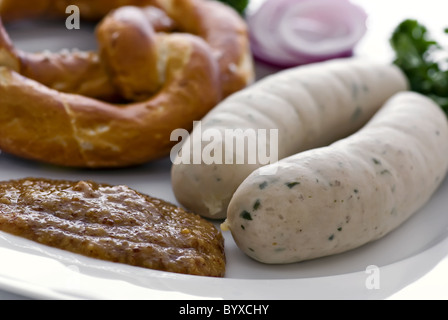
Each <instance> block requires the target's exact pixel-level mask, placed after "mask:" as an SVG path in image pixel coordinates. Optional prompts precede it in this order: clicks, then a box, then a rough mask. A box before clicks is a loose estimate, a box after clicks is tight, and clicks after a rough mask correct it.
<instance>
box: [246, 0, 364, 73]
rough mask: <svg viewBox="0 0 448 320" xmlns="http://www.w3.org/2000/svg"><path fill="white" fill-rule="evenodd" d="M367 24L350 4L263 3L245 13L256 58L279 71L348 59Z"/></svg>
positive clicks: (329, 0)
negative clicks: (334, 59) (279, 69)
mask: <svg viewBox="0 0 448 320" xmlns="http://www.w3.org/2000/svg"><path fill="white" fill-rule="evenodd" d="M366 20H367V14H366V13H365V11H364V10H362V8H360V7H358V6H356V5H354V4H353V3H351V2H350V1H349V0H266V1H265V2H264V3H263V4H262V5H261V6H260V7H259V8H258V10H256V11H252V12H251V11H248V13H247V22H248V25H249V32H250V38H251V44H252V51H253V54H254V56H255V58H257V59H258V60H261V61H265V62H268V63H270V64H274V65H277V66H281V67H292V66H296V65H301V64H306V63H311V62H317V61H322V60H327V59H331V58H337V57H342V56H348V55H350V54H351V53H352V50H353V48H354V47H355V46H356V44H357V43H358V42H359V40H361V38H362V37H363V36H364V34H365V33H366V31H367V28H366Z"/></svg>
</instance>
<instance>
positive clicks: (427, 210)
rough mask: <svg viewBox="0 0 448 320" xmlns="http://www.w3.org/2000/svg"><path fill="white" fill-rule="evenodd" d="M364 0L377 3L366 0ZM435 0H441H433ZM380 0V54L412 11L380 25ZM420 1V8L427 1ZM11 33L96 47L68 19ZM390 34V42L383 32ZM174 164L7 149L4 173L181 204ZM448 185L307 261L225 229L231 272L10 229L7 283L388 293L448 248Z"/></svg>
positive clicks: (1, 160)
mask: <svg viewBox="0 0 448 320" xmlns="http://www.w3.org/2000/svg"><path fill="white" fill-rule="evenodd" d="M357 2H362V3H366V5H367V2H366V1H361V0H359V1H357ZM372 2H373V1H370V3H372ZM396 2H397V4H398V3H402V4H403V2H402V1H396ZM431 2H435V1H426V2H425V3H426V4H428V3H431ZM373 3H376V5H377V6H378V8H377V9H379V8H382V9H383V10H384V9H385V8H386V7H385V5H386V2H385V1H374V2H373ZM406 3H407V4H409V3H413V2H412V1H406ZM439 3H440V2H439ZM372 6H373V5H372V4H371V7H370V9H369V10H371V17H372V18H371V21H370V23H371V25H373V26H374V27H371V31H375V30H377V31H375V33H374V34H373V33H372V32H371V33H369V35H368V36H367V37H366V38H365V40H364V41H363V43H362V45H361V46H360V47H359V50H358V53H359V54H360V55H369V53H371V50H373V48H376V49H375V50H377V51H376V52H377V53H378V54H377V55H374V56H375V58H381V59H384V58H385V57H386V56H388V55H390V51H389V50H388V45H387V38H386V37H387V34H388V33H387V32H386V31H388V32H389V31H390V30H391V29H392V28H393V27H394V26H395V25H396V24H397V23H398V22H399V21H400V20H401V17H408V16H406V15H405V14H407V13H406V11H405V12H404V13H403V10H401V7H400V9H398V8H399V7H397V9H396V10H397V12H398V10H399V12H400V14H396V12H394V11H393V10H392V12H389V15H387V16H390V19H389V20H387V19H386V20H381V21H386V22H383V23H381V24H379V21H377V20H375V19H376V18H379V17H380V16H381V17H382V19H385V18H384V17H383V16H385V15H384V12H383V11H381V12H380V11H379V10H377V11H375V10H374V9H375V8H373V7H372ZM381 6H383V7H381ZM389 9H390V8H389ZM414 10H416V11H415V12H418V8H417V7H415V8H414ZM380 13H381V14H380ZM392 16H393V17H394V18H393V19H392V18H391V17H392ZM436 21H438V20H436ZM440 21H441V20H440ZM375 23H376V24H375ZM376 26H381V28H380V27H378V29H377V27H376ZM380 29H381V30H380ZM10 32H11V34H12V36H13V39H14V40H15V43H16V44H17V45H18V46H20V47H21V48H24V49H27V50H40V49H60V48H63V47H68V48H72V47H78V48H80V49H85V48H92V47H94V46H95V41H94V39H93V37H92V35H91V28H90V26H87V25H82V27H81V30H78V31H68V30H66V29H65V28H64V24H63V23H61V25H60V26H56V25H54V24H45V25H43V24H39V25H38V26H37V27H36V25H32V24H29V25H28V24H27V25H20V26H16V28H13V29H11V30H10ZM389 33H390V32H389ZM380 35H381V36H382V38H380V39H381V41H378V40H375V39H374V38H376V37H377V36H380ZM370 55H371V54H370ZM269 72H272V70H267V69H263V70H262V69H259V74H260V75H261V74H265V73H269ZM170 167H171V163H170V161H169V159H163V160H160V161H156V162H154V163H150V164H147V165H145V166H140V167H136V168H130V169H125V170H101V171H91V170H72V169H64V168H55V167H52V166H47V165H43V164H39V163H35V162H30V161H25V160H21V159H17V158H15V157H12V156H9V155H6V154H0V180H8V179H17V178H22V177H29V176H32V177H45V178H56V179H58V178H59V179H71V180H79V179H92V180H95V181H97V182H104V183H110V184H121V183H122V184H127V185H129V186H130V187H132V188H134V189H137V190H139V191H141V192H144V193H147V194H150V195H152V196H156V197H160V198H163V199H165V200H168V201H171V202H173V203H176V200H175V198H174V195H173V193H172V190H171V185H170ZM446 194H448V179H447V180H445V182H444V183H443V185H442V186H441V188H440V189H439V190H438V191H437V193H436V194H435V195H434V197H433V199H432V200H431V201H430V202H429V203H428V204H427V205H426V206H425V207H424V208H423V209H422V210H421V211H420V212H418V213H417V214H416V215H415V216H413V217H412V218H411V219H410V220H408V221H407V222H406V223H405V224H404V225H403V226H402V227H400V228H399V229H398V230H396V231H395V232H393V233H391V234H389V235H388V236H386V237H385V238H383V239H381V240H379V241H377V242H375V243H371V244H368V245H366V246H364V247H362V248H358V249H356V250H353V251H351V252H347V253H344V254H341V255H337V256H333V257H326V258H322V259H317V260H313V261H308V262H303V263H298V264H291V265H283V266H272V265H264V264H260V263H257V262H255V261H253V260H251V259H249V258H248V257H246V256H245V255H244V254H242V253H241V252H240V250H239V249H238V248H237V247H236V245H235V243H234V242H233V240H232V238H231V236H230V234H229V233H225V234H224V235H225V239H226V255H227V260H228V263H227V274H226V277H225V278H223V279H218V278H207V277H197V276H186V275H179V274H173V273H165V272H159V271H154V270H146V269H141V268H136V267H131V266H126V265H121V264H116V263H109V262H104V261H100V260H95V259H89V258H86V257H83V256H79V255H76V254H71V253H69V252H65V251H61V250H57V249H54V248H49V247H46V246H42V245H39V244H36V243H34V242H31V241H28V240H25V239H22V238H18V237H14V236H11V235H9V234H5V233H1V232H0V257H1V263H0V290H4V291H7V292H11V293H14V294H19V295H23V296H26V297H30V298H38V299H46V298H52V299H77V298H80V299H204V298H207V299H385V298H388V297H390V296H392V295H394V294H396V293H397V292H400V291H401V290H402V289H403V288H405V287H406V286H408V285H409V284H412V283H414V282H415V281H416V280H417V279H419V278H421V277H422V276H424V275H426V274H428V272H430V271H431V270H432V269H433V268H434V267H435V266H436V265H438V264H439V263H440V261H442V260H443V259H444V258H445V256H446V255H447V254H448V239H447V237H448V216H447V215H446V214H445V213H446V210H447V209H446V208H448V200H447V197H446V196H445V195H446ZM370 266H376V267H378V269H375V270H374V271H378V272H379V273H369V272H366V270H370V269H368V267H370ZM372 276H377V277H376V278H375V281H376V282H375V284H377V285H379V288H378V287H374V288H372V287H371V286H370V285H369V284H371V279H372Z"/></svg>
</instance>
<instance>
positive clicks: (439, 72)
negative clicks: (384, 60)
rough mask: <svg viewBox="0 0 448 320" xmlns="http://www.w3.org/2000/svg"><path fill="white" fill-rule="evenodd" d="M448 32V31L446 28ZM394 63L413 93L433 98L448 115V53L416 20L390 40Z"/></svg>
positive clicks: (401, 27)
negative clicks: (394, 55) (407, 81)
mask: <svg viewBox="0 0 448 320" xmlns="http://www.w3.org/2000/svg"><path fill="white" fill-rule="evenodd" d="M445 33H448V28H447V29H445ZM390 43H391V46H392V48H393V49H394V51H395V54H396V58H395V61H394V63H395V64H396V65H397V66H398V67H400V68H401V70H403V72H404V73H405V74H406V76H407V78H408V79H409V83H410V86H411V90H412V91H416V92H419V93H421V94H424V95H426V96H428V97H430V98H432V99H433V100H434V101H435V102H436V103H437V104H439V105H440V106H441V107H442V109H443V110H444V111H445V113H447V114H448V52H447V50H446V48H443V47H442V46H441V45H440V44H439V43H438V42H437V41H435V40H434V39H432V38H431V36H430V34H429V32H428V29H427V28H426V27H425V26H424V25H422V24H420V23H419V22H418V21H417V20H411V19H408V20H405V21H403V22H402V23H400V24H399V25H398V27H397V28H396V29H395V31H394V32H393V34H392V37H391V39H390Z"/></svg>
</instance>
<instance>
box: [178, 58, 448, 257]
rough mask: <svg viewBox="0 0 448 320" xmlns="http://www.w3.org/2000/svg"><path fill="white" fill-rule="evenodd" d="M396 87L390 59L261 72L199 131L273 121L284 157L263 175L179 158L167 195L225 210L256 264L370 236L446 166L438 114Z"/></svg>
mask: <svg viewBox="0 0 448 320" xmlns="http://www.w3.org/2000/svg"><path fill="white" fill-rule="evenodd" d="M406 90H407V80H406V78H405V76H404V75H403V74H402V72H401V71H400V70H399V69H398V68H396V67H395V66H393V65H383V64H376V63H372V62H369V61H365V60H359V59H353V58H350V59H341V60H333V61H330V62H325V63H319V64H314V65H309V66H305V67H298V68H294V69H290V70H287V71H284V72H281V73H279V74H276V75H273V76H270V77H268V78H266V79H264V80H262V81H260V82H258V83H256V84H255V85H253V86H252V87H249V88H247V89H245V90H243V91H240V92H239V93H237V94H234V95H233V96H231V97H229V98H228V99H227V100H225V101H223V102H222V103H221V104H220V105H218V106H217V107H216V108H215V109H214V110H213V111H212V112H211V113H210V114H209V115H207V116H206V117H205V118H204V119H203V121H202V128H201V129H202V130H204V128H214V129H218V130H225V129H226V128H233V127H239V128H241V129H246V128H252V129H271V128H277V129H278V130H279V131H278V135H279V144H278V155H279V158H280V159H283V160H281V161H279V162H278V163H274V164H272V165H270V166H275V168H274V169H275V170H273V171H272V172H274V174H266V173H263V172H261V170H266V166H262V165H261V164H256V165H253V164H252V165H242V164H234V165H228V164H222V165H213V164H212V165H210V164H204V163H203V164H190V165H188V164H178V165H174V166H173V171H172V182H173V189H174V192H175V195H176V197H177V199H178V201H179V202H180V203H181V204H183V205H184V206H186V207H187V208H188V209H190V210H193V211H195V212H197V213H199V214H201V215H203V216H205V217H209V218H219V219H222V218H227V220H226V221H225V223H224V226H225V228H228V229H230V230H231V232H232V236H233V237H234V239H235V242H236V243H237V245H238V246H239V247H240V249H241V250H243V251H244V252H245V253H246V254H248V255H249V256H251V257H252V258H254V259H256V260H258V261H261V262H264V263H291V262H298V261H302V260H308V259H312V258H317V257H322V256H326V255H331V254H336V253H340V252H344V251H347V250H350V249H353V248H356V247H359V246H361V245H363V244H365V243H367V242H370V241H373V240H375V239H378V238H380V237H382V236H384V235H386V234H387V233H389V232H390V231H392V230H393V229H395V228H396V227H398V226H399V225H400V224H402V223H403V222H404V221H405V220H406V219H407V218H409V217H410V216H411V215H412V214H413V213H415V212H416V211H417V210H418V209H419V208H421V207H422V206H423V205H424V204H425V203H426V202H427V201H428V200H429V199H430V197H431V196H432V194H433V193H434V191H435V190H436V189H437V188H438V186H439V185H440V183H441V182H442V181H443V179H444V177H445V175H446V172H447V168H448V144H447V143H446V141H448V122H447V119H446V116H445V114H444V113H443V112H442V111H441V109H440V108H439V107H438V106H437V105H436V104H434V103H433V102H432V101H431V100H430V99H428V98H426V97H423V96H421V95H419V94H416V93H411V92H406ZM380 108H381V110H380V111H378V110H379V109H380ZM372 117H373V118H372ZM367 122H368V123H367ZM366 123H367V125H366ZM361 128H362V129H361ZM360 129H361V130H360ZM193 136H194V135H192V136H191V137H193ZM345 137H347V138H345ZM340 139H343V140H340ZM334 141H337V142H335V143H334V144H332V145H330V146H327V145H329V144H331V143H333V142H334ZM186 143H188V144H187V146H189V145H190V143H191V145H192V144H193V143H194V141H189V140H187V141H186ZM202 145H204V144H202ZM223 147H225V145H224V146H223ZM223 150H224V154H226V152H227V153H228V152H230V151H229V150H226V149H225V148H224V149H223ZM227 156H228V155H227ZM268 172H269V171H268Z"/></svg>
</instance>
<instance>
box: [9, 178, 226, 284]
mask: <svg viewBox="0 0 448 320" xmlns="http://www.w3.org/2000/svg"><path fill="white" fill-rule="evenodd" d="M0 231H4V232H7V233H11V234H14V235H17V236H20V237H24V238H26V239H29V240H33V241H35V242H38V243H41V244H44V245H48V246H52V247H56V248H59V249H63V250H67V251H70V252H73V253H77V254H81V255H85V256H88V257H92V258H97V259H102V260H107V261H112V262H117V263H124V264H129V265H132V266H138V267H143V268H149V269H155V270H162V271H167V272H175V273H183V274H190V275H200V276H211V277H222V276H224V274H225V264H226V262H225V254H224V240H223V237H222V234H221V233H220V231H218V230H217V229H216V228H215V227H214V225H213V224H211V223H210V222H208V221H206V220H205V219H203V218H201V217H199V216H198V215H195V214H192V213H190V212H186V211H184V210H183V209H181V208H178V207H176V206H174V205H172V204H170V203H167V202H165V201H163V200H159V199H156V198H152V197H150V196H147V195H144V194H141V193H138V192H136V191H134V190H132V189H130V188H129V187H127V186H124V185H119V186H110V185H105V184H98V183H95V182H91V181H77V182H71V181H62V180H48V179H36V178H27V179H21V180H12V181H5V182H1V183H0Z"/></svg>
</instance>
